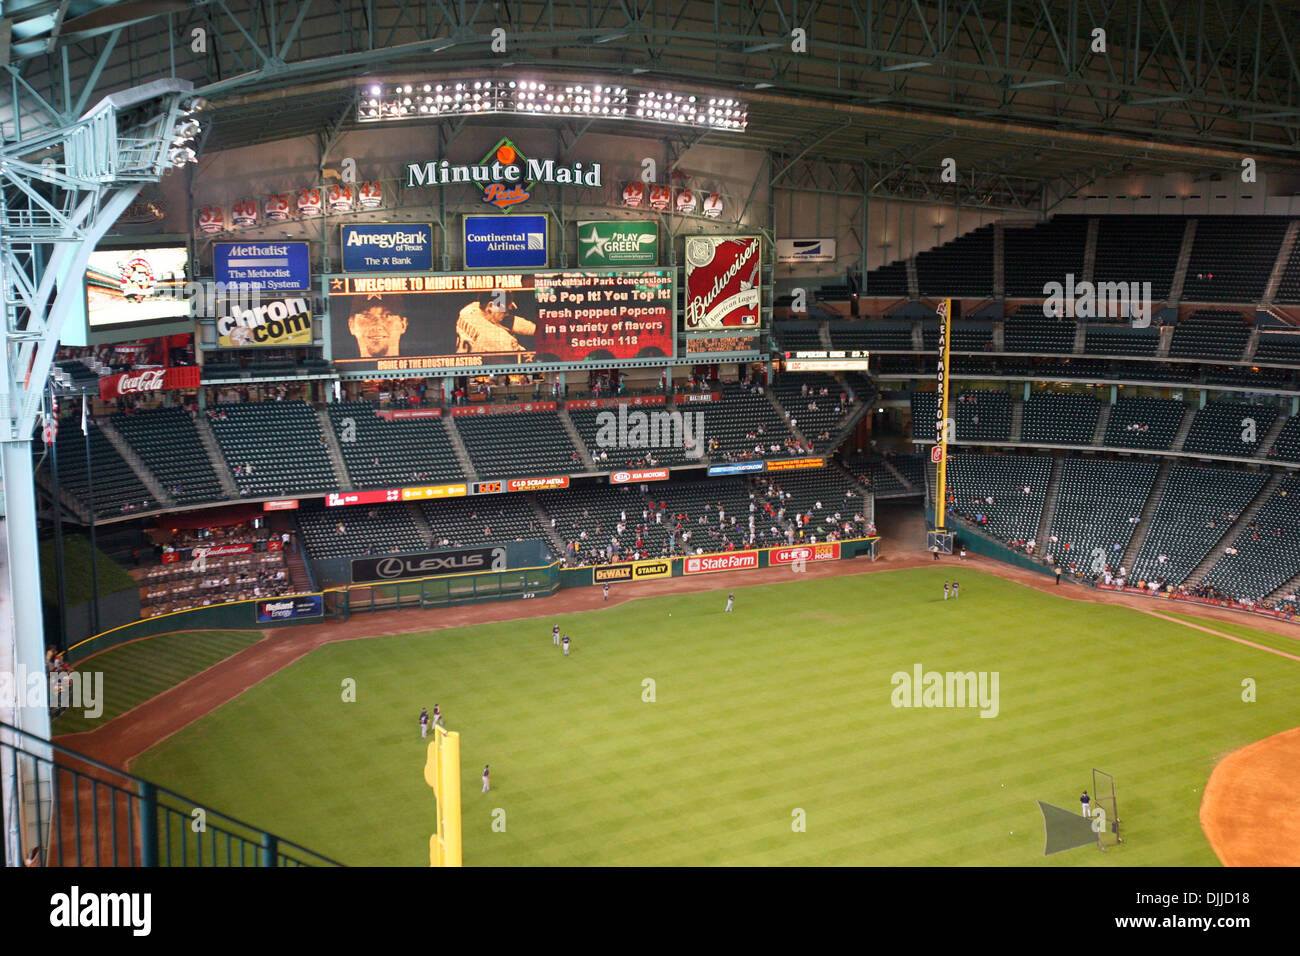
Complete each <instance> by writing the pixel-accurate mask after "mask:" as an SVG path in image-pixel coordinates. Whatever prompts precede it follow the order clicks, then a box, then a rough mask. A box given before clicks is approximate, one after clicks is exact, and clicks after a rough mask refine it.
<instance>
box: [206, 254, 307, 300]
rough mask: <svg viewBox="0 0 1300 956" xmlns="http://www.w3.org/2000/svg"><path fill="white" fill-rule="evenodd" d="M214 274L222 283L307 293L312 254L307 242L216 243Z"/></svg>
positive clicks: (213, 260)
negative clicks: (238, 283) (237, 283)
mask: <svg viewBox="0 0 1300 956" xmlns="http://www.w3.org/2000/svg"><path fill="white" fill-rule="evenodd" d="M212 273H213V275H214V276H215V277H216V280H217V281H218V282H224V283H226V284H227V285H229V284H230V283H232V282H241V283H244V284H245V285H246V286H247V287H248V288H250V289H259V290H262V291H264V292H306V291H307V290H309V289H310V288H311V255H310V253H309V252H308V248H307V243H305V242H214V243H213V244H212Z"/></svg>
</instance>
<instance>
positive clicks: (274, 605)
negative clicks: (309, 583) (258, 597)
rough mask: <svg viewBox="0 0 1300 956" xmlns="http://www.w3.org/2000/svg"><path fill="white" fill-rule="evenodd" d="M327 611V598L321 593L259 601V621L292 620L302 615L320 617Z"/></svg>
mask: <svg viewBox="0 0 1300 956" xmlns="http://www.w3.org/2000/svg"><path fill="white" fill-rule="evenodd" d="M324 613H325V598H324V596H323V595H320V594H299V595H296V596H294V597H285V598H275V599H274V600H271V601H258V602H257V622H258V623H259V624H267V623H269V622H271V621H292V620H296V619H297V618H300V617H320V616H321V615H323V614H324Z"/></svg>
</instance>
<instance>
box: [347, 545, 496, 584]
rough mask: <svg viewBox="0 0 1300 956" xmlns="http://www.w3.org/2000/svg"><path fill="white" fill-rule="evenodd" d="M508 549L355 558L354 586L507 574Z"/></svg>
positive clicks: (462, 550)
mask: <svg viewBox="0 0 1300 956" xmlns="http://www.w3.org/2000/svg"><path fill="white" fill-rule="evenodd" d="M506 565H507V561H506V549H505V548H504V547H495V548H463V549H461V550H459V551H425V552H422V553H420V554H396V555H388V556H386V557H382V558H354V559H353V561H352V582H353V583H354V584H373V583H375V582H377V581H378V582H383V581H401V580H403V579H405V578H425V577H432V576H434V575H439V574H463V573H467V572H471V571H505V570H506Z"/></svg>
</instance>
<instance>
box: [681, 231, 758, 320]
mask: <svg viewBox="0 0 1300 956" xmlns="http://www.w3.org/2000/svg"><path fill="white" fill-rule="evenodd" d="M762 270H763V257H762V245H761V243H760V240H759V238H758V237H757V236H688V237H687V239H686V324H685V326H684V328H685V329H686V331H688V332H689V331H693V330H696V329H724V328H728V329H729V328H756V327H757V326H758V325H759V322H760V321H761V316H762V312H761V305H762V302H761V292H762V287H763V279H762V276H763V272H762Z"/></svg>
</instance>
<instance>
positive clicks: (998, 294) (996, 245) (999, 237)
mask: <svg viewBox="0 0 1300 956" xmlns="http://www.w3.org/2000/svg"><path fill="white" fill-rule="evenodd" d="M1006 235H1007V233H1006V223H1003V222H995V223H994V224H993V298H995V299H1000V298H1002V297H1003V296H1004V295H1005V291H1004V290H1005V289H1006V287H1007V286H1006V281H1005V280H1006V274H1007V272H1006V261H1007V254H1006V249H1007V244H1006ZM975 311H976V312H978V311H979V309H976V310H975Z"/></svg>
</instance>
